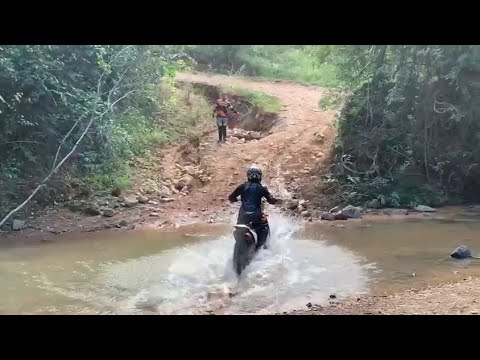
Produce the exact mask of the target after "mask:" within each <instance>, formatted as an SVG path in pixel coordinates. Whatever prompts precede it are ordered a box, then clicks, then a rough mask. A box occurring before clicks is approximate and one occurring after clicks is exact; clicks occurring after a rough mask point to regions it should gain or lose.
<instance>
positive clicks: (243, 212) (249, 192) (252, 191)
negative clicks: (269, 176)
mask: <svg viewBox="0 0 480 360" xmlns="http://www.w3.org/2000/svg"><path fill="white" fill-rule="evenodd" d="M247 180H248V182H246V183H244V184H241V185H240V186H238V187H237V188H236V189H235V191H234V192H233V193H231V194H230V196H229V197H228V199H229V200H230V201H231V202H235V201H237V197H239V196H240V198H241V200H242V206H241V207H240V210H239V212H238V218H237V224H245V225H248V224H251V226H252V227H253V228H254V230H255V231H256V232H257V234H258V243H257V249H258V248H260V247H261V246H262V245H263V244H264V243H265V241H266V240H267V236H268V223H267V221H266V219H265V218H264V216H263V212H262V198H265V199H267V201H268V202H269V203H270V204H272V205H274V204H279V203H281V200H280V199H275V198H274V197H273V196H272V195H271V194H270V192H269V191H268V190H267V188H266V187H265V186H263V185H262V184H261V181H262V170H260V169H258V168H256V167H251V168H250V169H248V171H247Z"/></svg>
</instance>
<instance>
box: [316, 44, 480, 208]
mask: <svg viewBox="0 0 480 360" xmlns="http://www.w3.org/2000/svg"><path fill="white" fill-rule="evenodd" d="M317 55H318V56H319V58H321V59H322V60H323V61H329V62H330V63H333V64H335V65H336V66H338V67H339V69H340V70H341V73H342V74H343V76H344V80H345V81H348V83H350V84H351V85H352V86H353V89H354V92H353V95H352V96H351V97H350V98H349V99H348V100H347V103H346V106H345V107H344V109H343V111H342V115H341V117H340V119H339V123H338V126H339V137H338V140H337V144H336V146H337V148H336V150H337V151H336V158H335V161H334V163H335V169H334V171H333V174H332V176H331V177H330V180H331V181H332V182H338V183H339V184H341V186H342V188H343V192H344V194H345V195H346V197H347V199H348V200H349V201H353V202H357V203H361V204H362V203H365V202H367V203H368V204H369V205H371V206H381V205H386V206H408V205H415V204H418V203H424V204H431V205H440V204H443V203H446V202H451V203H457V202H460V201H479V200H480V147H479V146H478V144H479V140H480V118H479V115H480V47H479V46H473V45H472V46H465V45H463V46H462V45H453V46H446V45H442V46H441V45H414V46H406V45H383V46H378V45H368V46H329V47H319V48H318V49H317Z"/></svg>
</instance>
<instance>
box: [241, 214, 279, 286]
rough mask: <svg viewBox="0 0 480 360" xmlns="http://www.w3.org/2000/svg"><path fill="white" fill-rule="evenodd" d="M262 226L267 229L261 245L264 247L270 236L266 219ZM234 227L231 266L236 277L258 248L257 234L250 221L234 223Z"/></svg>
mask: <svg viewBox="0 0 480 360" xmlns="http://www.w3.org/2000/svg"><path fill="white" fill-rule="evenodd" d="M265 220H266V217H265ZM263 226H264V227H266V231H268V235H267V239H266V240H265V243H264V244H263V247H265V244H266V243H267V241H268V238H269V237H270V225H269V224H268V220H266V224H264V225H263ZM234 228H235V229H234V231H233V237H234V239H235V246H234V248H233V268H234V270H235V273H236V274H237V277H240V275H241V274H242V272H243V271H244V270H245V268H246V267H247V266H248V265H249V264H250V262H251V261H252V259H253V257H254V256H255V254H256V253H257V251H258V250H259V248H257V243H258V234H257V232H256V231H255V229H254V228H253V226H252V225H251V223H250V224H249V225H243V224H237V225H234Z"/></svg>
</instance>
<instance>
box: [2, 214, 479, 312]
mask: <svg viewBox="0 0 480 360" xmlns="http://www.w3.org/2000/svg"><path fill="white" fill-rule="evenodd" d="M271 222H272V230H273V231H272V238H271V243H270V247H269V249H267V250H265V251H262V252H260V253H259V255H258V256H257V257H256V259H255V260H254V261H253V262H252V264H251V265H250V266H249V267H248V268H247V270H246V273H245V276H244V277H243V278H242V279H240V281H237V279H236V277H235V275H234V274H233V272H232V270H231V253H232V248H233V241H232V239H231V235H230V232H231V227H230V226H226V225H225V226H223V225H222V226H221V225H209V226H190V227H186V228H181V229H178V230H175V231H154V230H149V231H130V232H112V233H109V232H104V233H98V234H84V235H76V236H73V237H72V236H69V237H68V238H62V237H60V236H59V237H53V238H52V242H46V243H36V244H33V243H32V244H30V245H22V246H4V247H2V249H1V250H0V288H1V289H2V291H1V292H0V313H3V314H49V313H60V314H203V313H210V312H215V313H222V314H248V313H260V314H261V313H275V312H280V311H287V310H289V309H294V308H304V306H305V303H307V302H309V301H312V302H315V303H323V302H326V301H328V296H329V295H330V294H332V293H334V294H336V295H337V296H338V297H339V298H342V297H348V296H352V295H353V296H354V295H357V294H362V293H367V292H374V293H377V292H384V291H396V290H399V289H403V288H410V287H415V286H423V285H428V284H435V283H438V282H442V281H445V280H450V279H460V278H463V277H467V276H473V275H480V260H471V261H454V260H451V259H449V257H448V254H449V252H450V251H451V250H452V249H453V248H454V247H456V246H458V245H460V244H466V245H469V246H470V247H471V248H472V249H473V250H474V252H475V250H479V252H480V243H479V242H478V238H479V235H480V222H477V219H476V217H475V216H473V217H470V218H459V219H457V220H448V221H445V220H444V221H437V220H422V221H418V220H415V221H408V220H407V221H396V222H384V223H382V222H371V223H368V222H361V223H356V222H348V224H347V225H346V226H345V227H332V226H331V225H330V224H328V225H308V226H306V227H302V226H300V224H298V223H295V222H293V221H292V220H289V219H287V218H284V217H282V216H272V217H271ZM345 223H346V222H345Z"/></svg>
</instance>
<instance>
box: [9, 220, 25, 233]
mask: <svg viewBox="0 0 480 360" xmlns="http://www.w3.org/2000/svg"><path fill="white" fill-rule="evenodd" d="M24 227H25V220H13V223H12V230H13V231H19V230H22V229H23V228H24Z"/></svg>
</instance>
